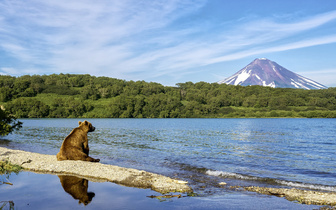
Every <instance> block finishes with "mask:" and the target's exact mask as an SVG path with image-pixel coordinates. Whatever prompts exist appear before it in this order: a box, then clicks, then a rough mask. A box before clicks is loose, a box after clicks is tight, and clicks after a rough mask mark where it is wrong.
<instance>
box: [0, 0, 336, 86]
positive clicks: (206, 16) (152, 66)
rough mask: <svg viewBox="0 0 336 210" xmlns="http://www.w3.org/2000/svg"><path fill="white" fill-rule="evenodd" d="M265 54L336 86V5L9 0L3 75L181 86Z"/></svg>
mask: <svg viewBox="0 0 336 210" xmlns="http://www.w3.org/2000/svg"><path fill="white" fill-rule="evenodd" d="M255 58H268V59H270V60H273V61H275V62H277V63H278V64H280V65H282V66H283V67H285V68H287V69H289V70H291V71H293V72H295V73H298V74H301V75H302V76H305V77H308V78H310V79H313V80H316V81H317V82H320V83H322V84H324V85H326V86H329V87H336V1H335V0H305V1H300V0H272V1H269V0H265V1H261V0H258V1H252V0H234V1H233V0H209V1H205V0H194V1H191V0H168V1H167V0H155V1H152V0H144V1H139V0H122V1H120V0H97V1H92V0H91V1H90V0H78V1H76V0H73V1H69V0H57V1H55V0H29V1H22V0H0V74H9V75H12V76H21V75H26V74H30V75H33V74H40V75H42V74H53V73H56V74H59V73H70V74H91V75H95V76H108V77H113V78H119V79H125V80H134V81H137V80H145V81H147V82H151V81H152V82H158V83H161V84H163V85H171V86H173V85H175V84H176V83H180V82H187V81H192V82H199V81H205V82H210V83H212V82H217V81H220V80H222V79H225V78H226V77H229V76H231V75H232V74H234V73H236V72H237V71H238V70H240V69H242V68H243V67H244V66H246V65H247V64H249V63H250V62H251V61H253V60H254V59H255Z"/></svg>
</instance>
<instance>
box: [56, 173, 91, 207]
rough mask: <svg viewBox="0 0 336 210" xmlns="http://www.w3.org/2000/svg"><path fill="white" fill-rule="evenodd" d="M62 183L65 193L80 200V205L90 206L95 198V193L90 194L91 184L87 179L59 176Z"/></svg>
mask: <svg viewBox="0 0 336 210" xmlns="http://www.w3.org/2000/svg"><path fill="white" fill-rule="evenodd" d="M58 177H59V179H60V182H61V184H62V187H63V189H64V191H65V192H67V193H69V194H70V195H71V196H72V197H73V198H74V199H76V200H79V201H78V204H81V203H83V204H84V205H85V206H86V205H88V204H89V203H90V202H91V201H92V198H93V197H94V196H95V194H94V193H93V192H88V191H87V190H88V187H89V182H88V180H86V179H82V178H78V177H75V176H67V175H59V176H58Z"/></svg>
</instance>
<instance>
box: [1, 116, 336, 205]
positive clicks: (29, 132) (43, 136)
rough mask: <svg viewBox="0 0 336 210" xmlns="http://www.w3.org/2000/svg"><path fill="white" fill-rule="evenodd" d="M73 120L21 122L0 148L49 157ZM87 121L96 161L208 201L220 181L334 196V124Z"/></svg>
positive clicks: (311, 121) (306, 121) (322, 121)
mask: <svg viewBox="0 0 336 210" xmlns="http://www.w3.org/2000/svg"><path fill="white" fill-rule="evenodd" d="M79 120H80V119H28V120H22V121H23V122H24V124H23V126H24V127H23V128H22V129H21V130H20V131H18V132H16V133H15V134H11V135H9V136H7V137H6V140H0V146H6V147H9V148H14V149H23V150H27V151H32V152H39V153H44V154H53V155H55V154H56V153H57V152H58V150H59V147H60V145H61V144H62V141H63V139H64V138H65V136H67V135H68V134H69V133H70V132H71V130H72V129H73V128H74V127H76V126H77V125H78V121H79ZM88 121H90V122H91V123H92V124H93V125H94V126H95V127H96V130H95V132H92V133H89V145H90V155H91V156H93V157H96V158H100V159H101V162H102V163H107V164H114V165H119V166H123V167H131V168H137V169H142V170H147V171H151V172H155V173H160V174H164V175H167V176H171V177H177V178H180V179H184V180H187V181H189V183H190V184H191V185H192V187H193V188H194V189H195V191H196V192H197V193H198V194H200V195H201V196H206V197H211V199H215V197H216V196H218V195H223V194H224V195H226V194H227V192H228V190H227V188H223V187H219V186H218V183H219V182H222V181H224V182H226V183H228V186H232V185H258V186H276V187H300V188H306V189H314V190H327V191H336V168H335V167H334V165H335V162H336V154H335V151H336V146H335V133H336V120H334V119H88ZM220 197H221V196H220ZM194 199H195V198H194ZM211 199H210V200H211ZM215 200H216V199H215ZM208 202H209V203H212V202H211V201H208Z"/></svg>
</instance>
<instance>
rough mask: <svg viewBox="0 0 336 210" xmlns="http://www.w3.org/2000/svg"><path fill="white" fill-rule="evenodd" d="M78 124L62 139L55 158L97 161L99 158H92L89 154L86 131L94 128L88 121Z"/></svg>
mask: <svg viewBox="0 0 336 210" xmlns="http://www.w3.org/2000/svg"><path fill="white" fill-rule="evenodd" d="M78 124H79V126H78V127H77V128H75V129H73V130H72V131H71V133H70V134H69V135H68V136H67V137H66V138H65V139H64V141H63V143H62V146H61V149H60V151H59V153H57V155H56V157H57V160H84V161H91V162H99V161H100V159H94V158H92V157H90V156H89V142H88V138H87V133H88V132H92V131H94V130H95V127H93V126H92V124H91V123H89V122H88V121H86V120H85V121H84V122H81V121H79V122H78Z"/></svg>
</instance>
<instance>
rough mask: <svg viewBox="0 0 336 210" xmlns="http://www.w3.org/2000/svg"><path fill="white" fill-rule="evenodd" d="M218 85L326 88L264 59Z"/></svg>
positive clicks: (256, 60) (254, 62)
mask: <svg viewBox="0 0 336 210" xmlns="http://www.w3.org/2000/svg"><path fill="white" fill-rule="evenodd" d="M218 83H219V84H224V83H225V84H230V85H241V86H249V85H261V86H269V87H273V88H302V89H307V90H310V89H325V88H327V87H326V86H324V85H322V84H320V83H318V82H315V81H313V80H311V79H308V78H306V77H303V76H301V75H299V74H295V73H294V72H292V71H289V70H287V69H286V68H284V67H282V66H280V65H279V64H277V63H276V62H273V61H270V60H268V59H266V58H258V59H255V60H254V61H253V62H251V63H250V64H249V65H247V66H246V67H244V68H243V69H241V70H240V71H238V72H237V73H235V74H234V75H232V76H231V77H229V78H227V79H225V80H222V81H219V82H218Z"/></svg>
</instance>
